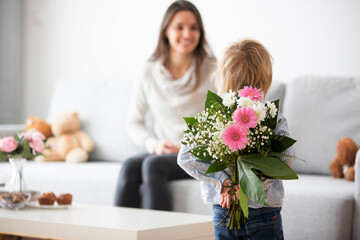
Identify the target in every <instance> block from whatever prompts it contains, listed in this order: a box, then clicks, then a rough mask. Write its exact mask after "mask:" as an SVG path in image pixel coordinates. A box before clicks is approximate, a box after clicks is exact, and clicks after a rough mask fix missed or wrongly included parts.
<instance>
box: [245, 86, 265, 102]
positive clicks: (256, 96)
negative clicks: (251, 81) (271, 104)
mask: <svg viewBox="0 0 360 240" xmlns="http://www.w3.org/2000/svg"><path fill="white" fill-rule="evenodd" d="M239 94H240V96H242V97H249V98H250V99H251V100H253V101H260V100H261V99H262V93H261V89H257V88H253V87H244V88H243V89H241V90H239Z"/></svg>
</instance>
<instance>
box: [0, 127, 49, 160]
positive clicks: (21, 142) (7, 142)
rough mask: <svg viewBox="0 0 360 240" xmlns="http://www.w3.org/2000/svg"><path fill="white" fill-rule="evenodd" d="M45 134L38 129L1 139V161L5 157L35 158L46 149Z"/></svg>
mask: <svg viewBox="0 0 360 240" xmlns="http://www.w3.org/2000/svg"><path fill="white" fill-rule="evenodd" d="M45 148H46V147H45V136H44V135H43V134H42V133H40V132H37V131H29V132H26V133H24V132H23V133H19V134H16V135H15V136H10V137H4V138H3V139H0V161H1V160H3V159H4V158H30V159H33V158H35V157H36V156H38V155H40V154H41V153H42V152H43V151H44V150H45Z"/></svg>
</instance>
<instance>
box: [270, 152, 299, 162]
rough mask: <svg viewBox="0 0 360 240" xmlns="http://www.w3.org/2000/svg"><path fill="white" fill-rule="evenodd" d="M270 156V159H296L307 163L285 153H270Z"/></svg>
mask: <svg viewBox="0 0 360 240" xmlns="http://www.w3.org/2000/svg"><path fill="white" fill-rule="evenodd" d="M268 156H269V157H286V158H295V159H298V160H300V161H303V162H304V163H306V161H305V160H304V159H301V158H298V157H296V156H293V155H289V154H285V153H278V152H269V153H268Z"/></svg>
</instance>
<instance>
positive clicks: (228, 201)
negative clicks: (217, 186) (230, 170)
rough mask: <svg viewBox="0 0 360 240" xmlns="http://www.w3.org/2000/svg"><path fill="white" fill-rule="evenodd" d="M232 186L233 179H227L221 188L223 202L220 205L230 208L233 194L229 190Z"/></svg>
mask: <svg viewBox="0 0 360 240" xmlns="http://www.w3.org/2000/svg"><path fill="white" fill-rule="evenodd" d="M229 186H231V180H230V179H226V180H225V181H224V183H223V185H222V188H221V203H220V206H221V207H223V208H227V209H230V206H231V203H232V198H233V196H231V195H230V194H229V193H228V191H229V190H230V187H229Z"/></svg>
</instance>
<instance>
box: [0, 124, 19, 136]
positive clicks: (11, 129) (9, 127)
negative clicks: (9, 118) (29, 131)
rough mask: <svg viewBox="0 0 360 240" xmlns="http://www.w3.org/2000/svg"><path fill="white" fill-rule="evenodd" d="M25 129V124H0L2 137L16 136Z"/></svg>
mask: <svg viewBox="0 0 360 240" xmlns="http://www.w3.org/2000/svg"><path fill="white" fill-rule="evenodd" d="M24 130H25V125H24V124H0V138H3V137H7V136H14V135H15V134H16V133H17V132H20V131H24Z"/></svg>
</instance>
